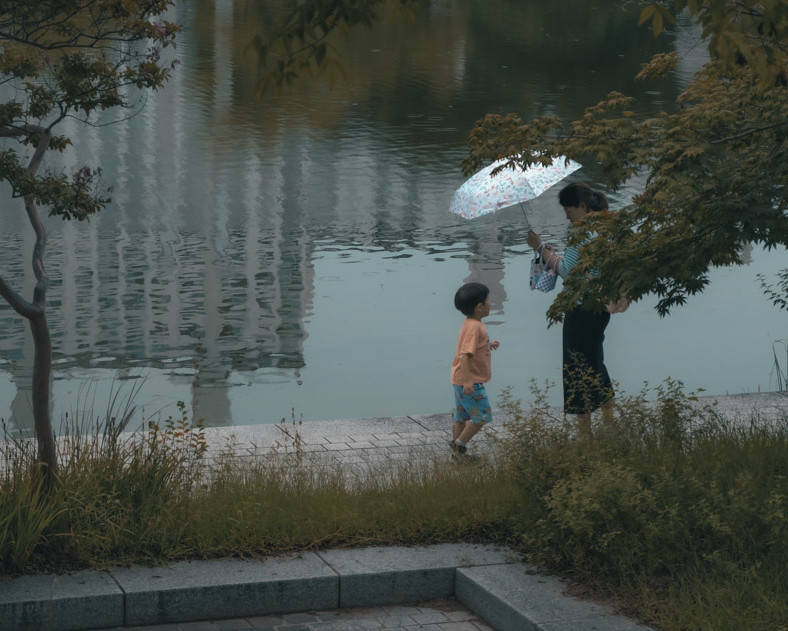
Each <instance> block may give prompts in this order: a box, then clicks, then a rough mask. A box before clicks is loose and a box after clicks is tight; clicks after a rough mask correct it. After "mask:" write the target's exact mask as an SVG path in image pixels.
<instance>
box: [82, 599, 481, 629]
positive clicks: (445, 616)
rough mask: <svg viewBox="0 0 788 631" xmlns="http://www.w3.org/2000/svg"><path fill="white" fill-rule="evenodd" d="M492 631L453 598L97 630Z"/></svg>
mask: <svg viewBox="0 0 788 631" xmlns="http://www.w3.org/2000/svg"><path fill="white" fill-rule="evenodd" d="M377 629H379V630H384V631H495V630H494V629H493V628H492V627H490V626H489V625H488V624H486V623H485V622H484V621H483V620H482V619H481V618H479V617H478V616H477V615H475V614H473V613H472V612H470V611H468V609H466V608H465V607H463V606H462V605H461V604H460V603H458V602H457V601H456V600H443V601H437V602H427V603H420V604H414V605H391V606H382V607H357V608H353V609H334V610H328V611H316V610H309V611H305V612H302V613H296V614H284V615H270V616H253V617H248V618H230V619H225V620H204V621H199V622H188V623H182V624H166V625H145V626H136V627H113V628H106V629H97V630H96V631H121V630H122V631H368V630H372V631H374V630H377Z"/></svg>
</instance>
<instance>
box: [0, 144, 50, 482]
mask: <svg viewBox="0 0 788 631" xmlns="http://www.w3.org/2000/svg"><path fill="white" fill-rule="evenodd" d="M37 131H39V132H40V134H41V135H40V138H39V141H38V144H37V146H36V151H35V153H34V154H33V158H32V160H31V161H30V164H29V165H28V167H27V169H28V171H29V172H30V173H31V174H32V175H35V173H36V171H38V167H39V166H40V165H41V161H42V159H43V157H44V153H45V152H46V150H47V148H48V147H49V140H50V138H51V135H50V133H49V131H48V130H45V129H41V130H37ZM25 211H26V212H27V218H28V220H29V221H30V225H31V226H32V228H33V231H34V232H35V234H36V243H35V245H34V246H33V261H32V264H33V273H34V274H35V277H36V286H35V289H34V290H33V300H32V302H28V301H27V300H25V299H23V298H22V297H21V296H20V295H19V294H18V293H17V292H15V291H14V290H13V289H12V288H11V287H10V286H9V285H8V284H7V283H6V282H5V280H4V279H3V278H2V277H0V296H2V297H3V298H5V300H6V302H8V304H9V305H11V307H12V308H13V309H14V310H15V311H16V312H17V313H18V314H19V315H21V316H22V317H24V318H26V319H27V320H28V321H29V322H30V331H31V333H32V334H33V347H34V349H35V350H34V359H33V388H32V391H33V425H34V428H35V433H36V440H37V441H38V460H39V466H40V467H41V469H42V473H43V474H44V479H45V481H46V483H47V486H52V485H53V484H55V483H56V482H57V475H58V466H57V453H56V451H55V435H54V433H53V431H52V418H51V413H50V406H49V397H50V380H51V376H52V339H51V338H50V335H49V324H48V323H47V317H46V293H47V288H48V287H49V276H48V275H47V273H46V269H45V268H44V252H45V251H46V246H47V232H46V229H45V228H44V223H43V222H42V221H41V217H40V215H39V214H38V208H37V207H36V202H35V199H34V198H33V197H26V198H25Z"/></svg>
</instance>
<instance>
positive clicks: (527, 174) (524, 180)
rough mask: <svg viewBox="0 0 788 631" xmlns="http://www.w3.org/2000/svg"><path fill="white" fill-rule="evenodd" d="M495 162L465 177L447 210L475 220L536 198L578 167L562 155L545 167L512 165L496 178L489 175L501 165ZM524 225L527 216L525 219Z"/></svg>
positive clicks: (576, 163) (578, 165)
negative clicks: (525, 167) (512, 166)
mask: <svg viewBox="0 0 788 631" xmlns="http://www.w3.org/2000/svg"><path fill="white" fill-rule="evenodd" d="M505 163H506V160H498V161H497V162H493V163H492V164H490V165H489V166H486V167H484V168H483V169H482V170H481V171H479V172H477V173H475V174H474V175H472V176H471V177H470V178H468V179H467V180H466V181H465V183H464V184H463V185H462V186H460V188H458V189H457V190H456V191H455V192H454V197H453V198H452V200H451V205H450V206H449V210H450V211H451V212H453V213H455V214H457V215H459V216H460V217H464V218H465V219H476V218H477V217H481V216H482V215H486V214H488V213H492V212H495V211H496V210H500V209H501V208H508V207H509V206H514V205H515V204H520V207H521V208H522V209H523V215H525V208H523V206H522V203H523V202H526V201H528V200H529V199H534V198H535V197H539V195H541V194H542V193H544V192H545V191H546V190H547V189H548V188H550V187H551V186H553V185H554V184H556V183H558V182H560V181H561V180H563V179H564V178H565V177H566V176H567V175H569V174H570V173H574V172H575V171H577V170H578V169H579V168H580V167H581V166H582V165H581V164H580V163H578V162H575V161H574V160H568V161H567V159H566V158H565V157H564V156H557V157H554V158H553V163H552V164H551V165H549V166H545V165H543V164H532V165H531V166H529V167H528V168H527V169H523V168H521V167H520V166H519V165H515V166H514V168H505V169H502V170H501V171H500V173H498V174H497V175H490V174H491V173H492V171H493V169H495V168H497V167H499V166H501V165H502V164H505ZM525 220H526V222H527V221H528V217H527V216H526V218H525Z"/></svg>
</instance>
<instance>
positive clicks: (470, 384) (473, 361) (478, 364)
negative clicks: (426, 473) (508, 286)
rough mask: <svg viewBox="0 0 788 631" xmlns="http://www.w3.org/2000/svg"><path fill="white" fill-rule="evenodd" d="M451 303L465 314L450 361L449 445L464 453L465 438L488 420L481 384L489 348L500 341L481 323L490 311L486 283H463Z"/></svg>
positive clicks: (488, 409)
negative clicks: (451, 418)
mask: <svg viewBox="0 0 788 631" xmlns="http://www.w3.org/2000/svg"><path fill="white" fill-rule="evenodd" d="M454 306H455V307H457V309H458V310H459V311H460V312H462V313H463V314H464V315H465V316H466V318H465V320H464V321H463V323H462V326H461V327H460V336H459V339H458V340H457V352H456V353H455V354H454V361H452V364H451V383H452V386H453V387H454V422H453V423H452V431H451V434H452V441H451V443H449V445H450V446H451V448H452V450H453V451H454V453H455V454H464V453H465V452H466V451H467V444H468V441H469V440H470V439H471V438H473V437H474V436H475V435H476V434H477V433H478V432H479V430H480V429H481V428H482V427H483V426H484V424H485V423H489V422H491V421H492V409H491V407H490V401H489V399H488V398H487V391H486V390H485V388H484V384H485V383H486V382H487V381H489V380H490V377H491V376H492V370H491V352H490V351H491V350H494V349H497V348H498V346H500V344H499V343H498V342H497V341H494V342H491V341H490V336H489V335H488V334H487V329H486V328H485V327H484V325H483V324H482V318H486V317H487V316H488V315H490V290H489V289H488V288H487V286H486V285H482V284H481V283H466V284H465V285H463V286H462V287H460V288H459V289H458V290H457V293H456V294H455V295H454Z"/></svg>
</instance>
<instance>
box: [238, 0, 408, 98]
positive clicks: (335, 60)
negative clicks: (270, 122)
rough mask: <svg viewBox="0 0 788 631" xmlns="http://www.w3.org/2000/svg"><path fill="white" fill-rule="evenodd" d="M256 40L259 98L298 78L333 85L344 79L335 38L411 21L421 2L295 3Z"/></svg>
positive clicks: (351, 0)
mask: <svg viewBox="0 0 788 631" xmlns="http://www.w3.org/2000/svg"><path fill="white" fill-rule="evenodd" d="M286 4H287V6H288V7H289V9H288V10H287V11H285V12H284V14H283V16H282V17H281V18H279V19H277V20H275V21H273V23H272V24H271V26H270V28H269V29H268V31H267V32H265V33H261V34H259V35H257V36H255V37H254V39H253V40H252V42H251V44H250V48H251V49H252V50H253V51H254V52H255V54H256V55H257V60H258V67H259V70H260V81H259V83H258V92H259V93H260V94H264V93H266V92H267V91H269V90H271V89H276V90H279V89H282V88H284V87H286V86H289V85H290V84H291V83H292V82H293V80H295V79H296V78H297V77H299V76H301V75H304V74H307V75H312V76H318V75H324V76H326V77H327V78H328V80H329V82H330V83H333V81H334V80H335V78H336V76H337V75H339V76H344V69H343V66H342V64H341V62H340V60H339V55H337V54H332V53H334V51H333V49H332V46H331V36H332V34H333V33H335V32H339V33H343V32H346V31H347V30H349V29H351V28H353V27H357V26H364V27H367V28H372V26H373V25H374V24H375V23H376V22H379V21H380V20H381V19H382V18H383V16H384V15H386V14H389V15H391V16H395V15H412V14H413V11H414V10H415V8H416V6H417V4H418V0H297V1H295V2H288V3H286Z"/></svg>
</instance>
